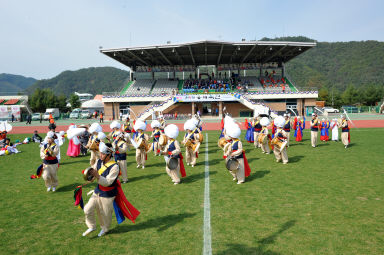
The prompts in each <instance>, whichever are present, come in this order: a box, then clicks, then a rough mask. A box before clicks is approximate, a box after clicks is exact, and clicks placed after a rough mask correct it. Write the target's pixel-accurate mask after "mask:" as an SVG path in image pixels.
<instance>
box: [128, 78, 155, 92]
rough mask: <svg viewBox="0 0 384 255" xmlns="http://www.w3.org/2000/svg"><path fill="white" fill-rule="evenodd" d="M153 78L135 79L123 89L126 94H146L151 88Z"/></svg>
mask: <svg viewBox="0 0 384 255" xmlns="http://www.w3.org/2000/svg"><path fill="white" fill-rule="evenodd" d="M154 82H155V80H150V79H143V80H136V81H135V82H134V83H133V84H132V85H131V86H130V87H129V88H128V89H126V90H125V93H124V94H126V95H148V94H149V93H150V91H151V89H152V85H153V83H154Z"/></svg>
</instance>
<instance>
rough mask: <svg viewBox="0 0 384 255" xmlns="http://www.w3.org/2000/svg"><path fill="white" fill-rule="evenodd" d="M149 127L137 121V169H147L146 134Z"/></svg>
mask: <svg viewBox="0 0 384 255" xmlns="http://www.w3.org/2000/svg"><path fill="white" fill-rule="evenodd" d="M146 127H147V125H146V124H145V123H144V122H143V121H141V120H137V121H136V123H135V126H134V129H135V130H136V131H137V136H136V137H135V143H136V144H137V148H136V163H137V168H140V166H141V167H142V169H144V168H145V162H146V160H147V151H148V149H149V148H148V135H146V134H144V131H145V129H146Z"/></svg>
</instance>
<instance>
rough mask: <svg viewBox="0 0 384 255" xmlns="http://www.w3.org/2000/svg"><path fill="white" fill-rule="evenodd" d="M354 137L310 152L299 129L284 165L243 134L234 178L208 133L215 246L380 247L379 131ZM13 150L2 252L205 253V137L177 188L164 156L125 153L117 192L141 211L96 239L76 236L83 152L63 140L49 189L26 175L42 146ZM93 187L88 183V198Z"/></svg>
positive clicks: (372, 250)
mask: <svg viewBox="0 0 384 255" xmlns="http://www.w3.org/2000/svg"><path fill="white" fill-rule="evenodd" d="M351 135H352V144H351V146H350V148H348V149H344V147H343V146H342V144H341V142H337V143H336V142H328V143H320V145H319V147H318V148H315V149H313V148H312V147H311V146H310V141H309V132H305V133H304V141H303V142H301V143H297V142H295V141H293V142H291V146H290V147H289V148H288V155H289V161H290V162H289V164H287V165H283V164H281V163H276V162H275V159H274V156H273V154H271V155H265V154H262V153H261V151H260V150H255V149H253V146H251V145H250V144H246V143H244V141H243V144H244V145H245V149H246V153H247V157H248V160H249V163H250V166H251V169H252V173H251V176H250V177H248V178H247V179H246V183H244V184H243V185H237V184H236V183H235V182H233V181H232V176H231V175H230V174H229V173H228V171H227V170H226V169H225V166H224V161H223V160H222V151H221V149H219V148H218V147H217V139H218V136H219V132H213V131H212V132H208V140H209V141H208V145H209V148H208V153H209V171H210V199H211V231H212V253H213V254H384V245H383V244H384V214H383V212H384V204H383V201H384V181H383V177H384V168H383V146H382V142H383V136H384V129H357V130H352V134H351ZM25 136H26V135H11V136H10V137H11V139H12V140H15V139H23V138H24V137H25ZM179 136H180V135H179ZM180 137H181V136H180ZM242 137H243V135H242ZM18 149H19V150H21V151H22V153H19V154H15V155H10V156H2V157H0V172H1V176H0V184H1V186H3V188H2V189H1V191H0V197H1V207H0V210H1V217H0V240H1V241H2V244H1V246H0V254H201V253H202V251H203V220H204V217H203V215H204V213H203V211H204V168H205V161H204V159H205V154H204V153H205V144H204V145H203V146H201V154H200V157H199V159H198V164H197V166H196V167H195V168H191V167H188V166H186V171H187V175H188V176H187V177H186V178H184V179H183V183H182V184H181V185H176V186H175V185H173V184H172V182H171V180H170V178H169V177H168V175H167V174H166V172H165V163H164V159H163V158H162V157H154V156H153V154H149V155H148V161H147V167H146V168H145V169H144V170H142V169H136V163H135V162H134V151H130V152H129V156H128V160H127V161H128V175H129V180H130V181H129V183H127V184H123V189H124V191H125V194H126V196H127V198H128V200H129V201H130V202H131V203H132V204H133V205H134V206H135V207H136V208H138V209H139V210H140V211H141V215H140V216H139V217H138V219H137V222H136V223H135V224H133V223H131V222H128V221H125V222H124V223H122V224H120V225H117V223H116V219H115V218H114V217H115V216H113V224H112V228H111V231H110V233H109V234H108V235H106V236H104V237H102V238H98V237H97V233H98V231H99V230H100V229H99V228H98V229H97V231H95V232H93V233H92V234H90V235H89V236H87V237H82V236H81V234H82V232H83V231H85V230H86V228H87V227H86V225H85V223H84V214H83V212H82V210H80V209H78V208H76V207H74V206H73V202H74V201H73V190H74V189H75V187H76V186H77V185H79V184H82V183H83V179H82V177H81V170H82V169H84V168H86V167H88V165H89V156H88V157H78V158H69V157H67V156H66V155H65V153H66V149H67V144H66V145H64V146H63V147H62V149H61V156H62V163H61V166H60V169H59V187H58V190H57V191H56V192H55V193H52V192H49V193H47V192H46V188H45V186H44V184H43V180H42V179H37V180H30V179H29V176H30V175H31V174H34V173H35V171H36V168H37V166H38V165H39V164H40V162H41V160H40V158H39V150H38V145H37V144H28V145H20V146H19V147H18ZM94 186H95V184H90V185H88V186H86V187H85V188H84V190H83V198H84V202H87V201H88V197H87V196H86V193H87V192H88V191H90V190H92V189H93V188H94Z"/></svg>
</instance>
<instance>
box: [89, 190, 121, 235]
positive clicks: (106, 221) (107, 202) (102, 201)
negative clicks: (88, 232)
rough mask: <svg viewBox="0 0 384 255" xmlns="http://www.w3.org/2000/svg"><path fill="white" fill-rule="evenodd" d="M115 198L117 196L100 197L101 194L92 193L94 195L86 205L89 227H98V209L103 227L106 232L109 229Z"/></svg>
mask: <svg viewBox="0 0 384 255" xmlns="http://www.w3.org/2000/svg"><path fill="white" fill-rule="evenodd" d="M114 200H115V197H100V196H99V195H96V194H92V197H91V198H90V199H89V201H88V203H87V204H86V205H85V206H84V214H85V224H87V226H88V228H91V229H96V217H95V210H96V213H97V217H98V218H99V222H100V227H101V229H102V230H104V232H108V231H109V228H110V226H111V221H112V213H113V201H114Z"/></svg>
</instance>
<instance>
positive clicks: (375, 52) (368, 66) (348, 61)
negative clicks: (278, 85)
mask: <svg viewBox="0 0 384 255" xmlns="http://www.w3.org/2000/svg"><path fill="white" fill-rule="evenodd" d="M263 39H268V38H263ZM269 40H284V41H310V42H313V41H314V40H312V39H309V38H306V37H302V36H300V37H284V38H276V39H269ZM383 59H384V42H378V41H362V42H334V43H328V42H317V46H316V47H315V48H313V49H311V50H309V51H306V52H305V53H303V54H302V55H300V56H298V57H296V58H294V59H293V60H291V61H289V62H288V63H287V65H286V71H287V73H288V74H289V75H290V76H291V77H292V79H293V80H294V81H295V83H296V84H297V85H298V86H300V87H318V88H321V87H323V86H325V87H329V88H330V87H332V86H334V88H337V89H338V90H339V91H344V90H345V89H346V88H347V86H349V85H354V86H355V87H356V88H359V87H364V86H367V85H374V86H383V85H384V72H383V71H382V70H384V61H383Z"/></svg>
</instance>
